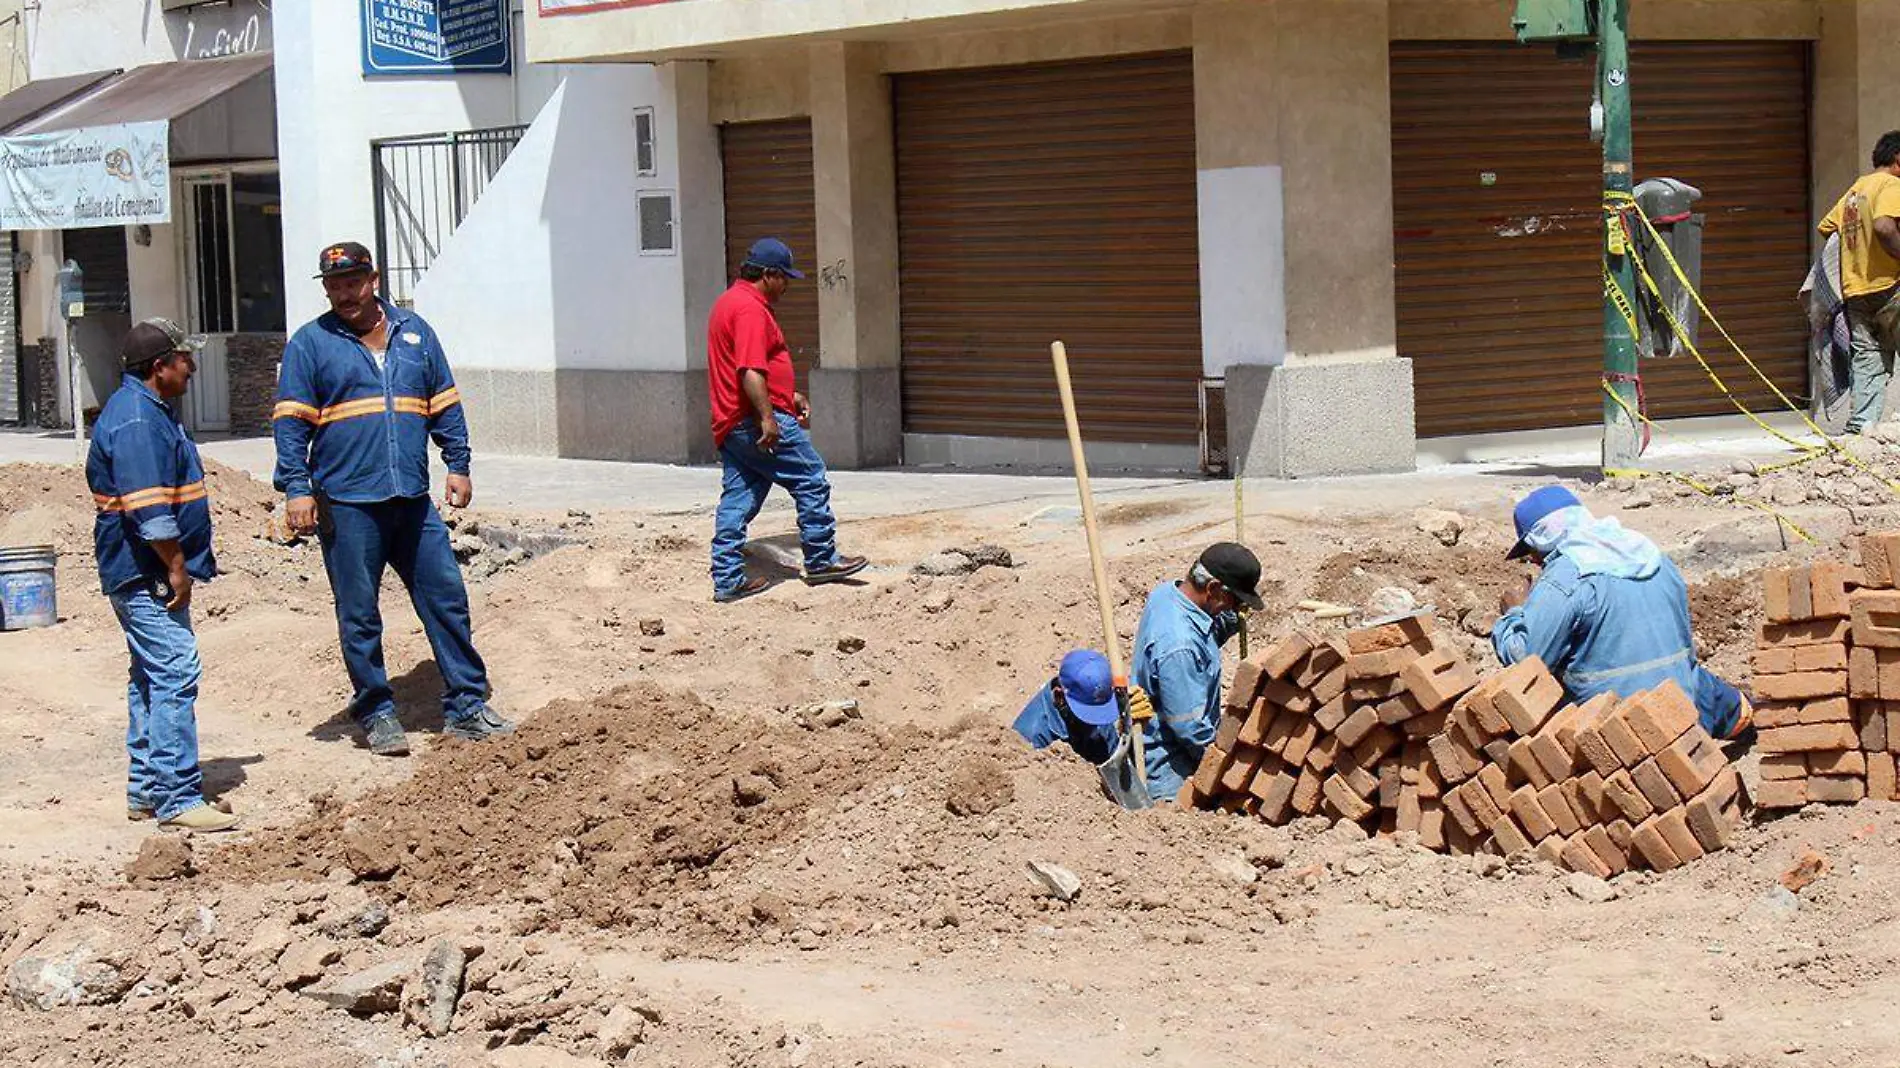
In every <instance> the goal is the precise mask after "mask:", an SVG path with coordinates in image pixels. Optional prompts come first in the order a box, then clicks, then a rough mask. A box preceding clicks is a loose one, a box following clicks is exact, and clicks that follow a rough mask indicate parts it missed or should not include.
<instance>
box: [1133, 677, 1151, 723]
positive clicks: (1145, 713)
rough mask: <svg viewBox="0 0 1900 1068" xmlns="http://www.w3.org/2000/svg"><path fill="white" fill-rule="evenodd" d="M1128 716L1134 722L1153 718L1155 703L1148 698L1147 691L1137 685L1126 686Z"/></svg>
mask: <svg viewBox="0 0 1900 1068" xmlns="http://www.w3.org/2000/svg"><path fill="white" fill-rule="evenodd" d="M1128 718H1129V719H1132V720H1134V721H1135V722H1136V723H1146V722H1147V721H1149V720H1151V719H1153V718H1155V705H1154V702H1153V701H1150V700H1148V691H1146V690H1144V689H1142V688H1141V687H1139V686H1130V687H1129V688H1128Z"/></svg>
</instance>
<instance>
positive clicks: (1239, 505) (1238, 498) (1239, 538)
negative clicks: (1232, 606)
mask: <svg viewBox="0 0 1900 1068" xmlns="http://www.w3.org/2000/svg"><path fill="white" fill-rule="evenodd" d="M1227 465H1228V467H1230V468H1232V469H1233V472H1234V544H1235V545H1245V544H1247V502H1246V493H1245V491H1244V489H1243V488H1242V486H1241V479H1240V468H1239V467H1238V466H1236V465H1235V464H1234V460H1233V457H1231V456H1230V457H1228V458H1227ZM1240 658H1241V659H1242V660H1245V659H1247V617H1246V616H1245V615H1242V616H1241V617H1240Z"/></svg>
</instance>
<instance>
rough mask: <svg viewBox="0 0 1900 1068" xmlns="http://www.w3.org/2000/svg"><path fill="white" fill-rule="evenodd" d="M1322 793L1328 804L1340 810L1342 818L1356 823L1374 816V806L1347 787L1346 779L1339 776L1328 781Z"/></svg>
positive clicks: (1322, 788)
mask: <svg viewBox="0 0 1900 1068" xmlns="http://www.w3.org/2000/svg"><path fill="white" fill-rule="evenodd" d="M1321 792H1322V793H1323V794H1324V795H1325V797H1326V801H1327V803H1328V804H1330V805H1332V806H1333V807H1334V808H1335V809H1338V810H1339V814H1340V815H1341V816H1344V817H1345V818H1347V819H1349V820H1352V821H1353V822H1355V823H1357V822H1358V821H1360V820H1362V819H1365V818H1366V817H1367V816H1370V815H1372V811H1373V810H1372V805H1370V804H1368V803H1367V801H1366V799H1365V798H1363V797H1360V796H1359V795H1358V793H1356V792H1355V791H1354V790H1353V788H1352V787H1351V786H1349V785H1347V784H1346V780H1345V779H1342V778H1340V777H1339V776H1337V775H1334V776H1332V777H1331V778H1329V779H1327V780H1326V784H1325V785H1324V786H1323V787H1321Z"/></svg>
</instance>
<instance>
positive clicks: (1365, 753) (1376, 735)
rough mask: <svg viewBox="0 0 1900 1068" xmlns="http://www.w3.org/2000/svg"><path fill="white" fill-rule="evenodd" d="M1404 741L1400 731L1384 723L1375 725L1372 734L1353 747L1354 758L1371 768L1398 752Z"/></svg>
mask: <svg viewBox="0 0 1900 1068" xmlns="http://www.w3.org/2000/svg"><path fill="white" fill-rule="evenodd" d="M1404 742H1405V739H1404V738H1403V737H1401V736H1400V735H1399V732H1398V731H1395V730H1393V729H1392V728H1390V727H1387V726H1383V725H1381V726H1378V727H1374V728H1372V733H1371V734H1368V735H1366V736H1365V737H1364V738H1362V739H1360V740H1359V744H1358V745H1355V746H1353V747H1352V758H1353V759H1354V760H1357V761H1358V762H1359V763H1360V764H1362V765H1364V766H1365V767H1368V768H1369V767H1372V766H1374V765H1376V764H1378V763H1379V762H1380V761H1382V760H1384V759H1385V758H1387V757H1389V756H1391V755H1392V754H1393V753H1395V752H1397V751H1398V748H1399V746H1400V745H1402V744H1404Z"/></svg>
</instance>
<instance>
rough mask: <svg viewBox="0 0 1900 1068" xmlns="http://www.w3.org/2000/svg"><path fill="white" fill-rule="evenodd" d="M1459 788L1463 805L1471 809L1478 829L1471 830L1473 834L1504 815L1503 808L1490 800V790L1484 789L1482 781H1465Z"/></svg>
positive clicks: (1481, 830) (1479, 832)
mask: <svg viewBox="0 0 1900 1068" xmlns="http://www.w3.org/2000/svg"><path fill="white" fill-rule="evenodd" d="M1460 789H1462V790H1463V791H1464V800H1465V807H1466V808H1468V809H1470V810H1471V815H1472V818H1473V819H1474V820H1475V822H1476V823H1477V826H1478V830H1476V831H1473V832H1472V834H1473V835H1474V836H1476V835H1478V834H1482V833H1483V831H1484V829H1485V828H1487V827H1489V826H1491V825H1492V824H1493V823H1496V822H1497V821H1498V817H1499V816H1502V815H1504V809H1502V808H1500V807H1499V806H1498V804H1497V802H1495V801H1492V800H1491V792H1490V791H1489V790H1486V789H1485V788H1484V785H1483V784H1482V783H1479V782H1475V781H1474V782H1467V783H1465V784H1464V786H1462V787H1460Z"/></svg>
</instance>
